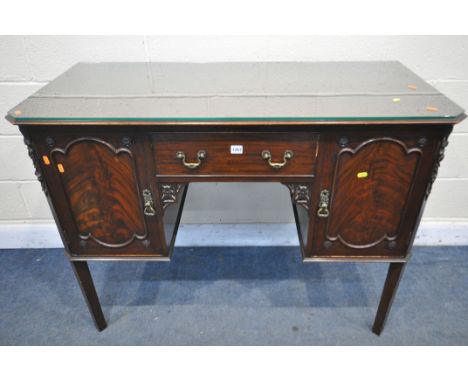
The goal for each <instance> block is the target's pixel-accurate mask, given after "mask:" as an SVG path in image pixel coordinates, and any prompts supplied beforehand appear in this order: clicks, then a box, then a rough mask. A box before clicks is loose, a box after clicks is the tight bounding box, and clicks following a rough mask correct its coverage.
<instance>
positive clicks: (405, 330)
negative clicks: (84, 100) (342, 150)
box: [0, 247, 468, 345]
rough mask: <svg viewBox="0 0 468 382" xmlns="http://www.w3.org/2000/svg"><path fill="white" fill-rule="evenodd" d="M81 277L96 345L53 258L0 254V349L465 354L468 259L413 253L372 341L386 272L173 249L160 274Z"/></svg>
mask: <svg viewBox="0 0 468 382" xmlns="http://www.w3.org/2000/svg"><path fill="white" fill-rule="evenodd" d="M90 268H91V271H92V273H93V276H94V279H95V283H96V288H97V291H98V293H99V295H100V298H101V302H102V305H103V310H104V314H105V316H106V318H107V319H108V323H109V327H108V328H107V329H106V330H104V331H103V332H101V333H99V332H97V331H96V329H95V328H94V325H93V323H92V320H91V317H90V316H89V313H88V311H87V308H86V306H85V303H84V300H83V298H82V296H81V293H80V290H79V288H78V285H77V283H76V280H75V278H74V275H73V272H72V270H71V268H70V265H69V263H68V261H67V259H66V258H65V256H64V255H63V254H62V251H61V250H59V249H41V250H39V249H36V250H33V249H23V250H0V345H143V344H145V345H468V247H415V248H414V253H413V257H412V259H411V262H410V264H409V265H408V267H407V269H406V271H405V274H404V277H403V280H402V282H401V284H400V289H399V292H398V295H397V297H396V300H395V303H394V306H393V310H392V313H391V315H390V317H389V320H388V322H387V326H386V328H385V330H384V332H383V333H382V335H381V336H380V337H378V336H376V335H374V334H373V333H372V332H371V331H370V327H371V325H372V322H373V318H374V314H375V311H376V308H377V304H378V300H379V297H380V292H381V288H382V285H383V281H384V278H385V274H386V270H387V265H386V264H365V263H363V264H356V263H334V264H332V263H307V264H303V263H302V262H301V260H300V254H299V249H298V248H297V247H211V248H206V247H205V248H202V247H198V248H185V247H181V248H177V249H176V250H175V253H174V258H173V260H172V261H171V262H170V263H162V262H91V263H90Z"/></svg>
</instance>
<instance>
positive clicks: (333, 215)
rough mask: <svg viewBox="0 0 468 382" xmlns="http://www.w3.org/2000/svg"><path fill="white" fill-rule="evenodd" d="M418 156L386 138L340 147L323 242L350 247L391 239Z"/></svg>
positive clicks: (410, 183) (396, 227) (403, 214)
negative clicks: (327, 241)
mask: <svg viewBox="0 0 468 382" xmlns="http://www.w3.org/2000/svg"><path fill="white" fill-rule="evenodd" d="M421 153H422V151H421V150H420V149H419V148H412V149H408V148H407V147H406V145H405V144H404V143H403V142H401V141H399V140H396V139H392V138H381V139H375V140H368V141H366V142H363V143H362V144H360V145H359V146H358V147H356V148H355V149H351V148H344V149H342V150H341V151H340V152H339V154H338V159H337V163H336V169H335V175H334V184H333V188H332V195H331V206H330V217H329V219H328V227H327V239H328V240H331V241H335V240H339V241H340V242H341V243H342V244H343V245H345V246H346V247H350V248H369V247H372V246H375V245H377V244H379V243H380V242H382V241H383V240H385V239H387V240H395V239H396V238H397V237H398V234H399V228H400V223H401V220H402V219H403V218H404V216H405V213H404V212H405V208H406V205H407V202H408V198H409V194H410V192H411V189H412V185H413V180H414V176H415V173H416V171H417V168H418V163H419V160H420V158H421Z"/></svg>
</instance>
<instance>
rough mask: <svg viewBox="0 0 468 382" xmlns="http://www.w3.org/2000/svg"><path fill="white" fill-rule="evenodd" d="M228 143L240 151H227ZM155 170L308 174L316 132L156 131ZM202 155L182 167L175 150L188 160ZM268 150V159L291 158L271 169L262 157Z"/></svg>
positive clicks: (198, 173) (203, 173) (189, 173)
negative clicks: (193, 164)
mask: <svg viewBox="0 0 468 382" xmlns="http://www.w3.org/2000/svg"><path fill="white" fill-rule="evenodd" d="M231 145H242V146H243V154H241V155H237V154H231V153H230V146H231ZM153 147H154V152H155V161H156V173H157V175H158V176H180V175H185V176H209V177H214V176H255V177H261V176H278V175H281V176H291V175H295V176H306V177H307V176H312V175H313V173H314V167H315V166H314V165H315V159H316V157H317V155H318V151H319V145H318V134H313V133H297V134H294V135H292V134H288V133H277V134H258V133H257V134H255V133H210V134H208V133H205V134H204V133H193V134H187V133H185V134H178V133H159V134H153ZM199 150H204V151H205V152H206V158H205V159H203V160H201V165H200V166H199V167H198V168H195V169H189V168H187V167H185V166H184V165H183V164H182V162H181V160H180V159H178V158H176V153H177V152H179V151H182V152H184V153H185V154H186V156H187V161H188V162H196V160H197V152H198V151H199ZM263 150H269V151H270V152H271V155H272V162H283V156H284V152H285V151H286V150H291V151H292V152H293V157H292V158H291V159H289V160H288V161H287V163H286V165H285V166H284V167H282V168H279V169H275V168H272V167H271V166H270V165H269V164H268V162H267V160H265V159H263V158H262V151H263Z"/></svg>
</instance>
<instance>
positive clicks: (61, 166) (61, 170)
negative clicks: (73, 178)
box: [57, 163, 65, 174]
mask: <svg viewBox="0 0 468 382" xmlns="http://www.w3.org/2000/svg"><path fill="white" fill-rule="evenodd" d="M57 168H58V170H59V172H60V173H62V174H63V173H64V172H65V169H64V168H63V164H62V163H59V164H58V165H57Z"/></svg>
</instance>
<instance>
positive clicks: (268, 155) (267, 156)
mask: <svg viewBox="0 0 468 382" xmlns="http://www.w3.org/2000/svg"><path fill="white" fill-rule="evenodd" d="M293 156H294V153H293V152H292V150H286V151H285V152H284V155H283V161H282V162H272V161H271V152H270V150H263V151H262V158H263V159H265V160H268V164H269V165H270V167H273V168H274V169H279V168H281V167H284V166H286V164H287V163H288V159H291V158H292V157H293Z"/></svg>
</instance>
